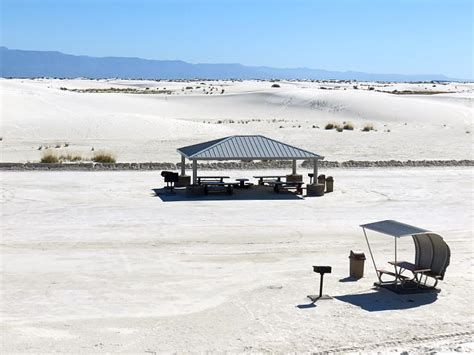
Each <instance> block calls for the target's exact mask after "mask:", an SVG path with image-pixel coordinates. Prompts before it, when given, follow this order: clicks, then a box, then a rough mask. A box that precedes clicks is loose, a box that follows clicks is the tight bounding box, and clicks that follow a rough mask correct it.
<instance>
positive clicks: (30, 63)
mask: <svg viewBox="0 0 474 355" xmlns="http://www.w3.org/2000/svg"><path fill="white" fill-rule="evenodd" d="M0 64H1V65H0V76H1V77H4V78H6V77H18V78H32V77H60V78H77V77H86V78H91V79H102V78H122V79H221V80H222V79H266V80H269V79H290V80H291V79H293V80H297V79H300V80H358V81H462V80H460V79H454V78H449V77H447V76H445V75H442V74H413V75H411V74H391V73H388V74H376V73H364V72H359V71H350V70H349V71H330V70H323V69H312V68H307V67H298V68H274V67H269V66H246V65H243V64H240V63H196V64H192V63H188V62H185V61H183V60H156V59H144V58H139V57H116V56H107V57H93V56H87V55H72V54H65V53H62V52H59V51H31V50H22V49H9V48H7V47H4V46H1V47H0Z"/></svg>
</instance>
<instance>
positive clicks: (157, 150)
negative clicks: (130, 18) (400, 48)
mask: <svg viewBox="0 0 474 355" xmlns="http://www.w3.org/2000/svg"><path fill="white" fill-rule="evenodd" d="M272 85H273V83H272V82H269V81H183V82H168V81H150V80H148V81H146V80H142V81H140V80H85V79H75V80H60V79H31V80H29V79H0V92H1V95H0V98H1V104H2V105H1V107H2V108H1V117H2V125H1V131H0V136H1V137H2V141H1V142H0V144H1V147H2V150H1V152H2V153H1V157H0V160H1V161H3V162H26V161H39V160H40V158H41V154H42V153H43V152H44V150H45V148H46V147H49V149H48V150H52V151H54V152H56V153H57V154H58V155H60V154H64V155H65V154H67V153H70V154H76V155H81V156H82V157H83V158H84V159H90V158H91V156H92V154H93V152H92V149H93V148H94V151H97V150H107V151H110V152H112V153H114V154H115V155H116V157H117V160H118V161H121V162H147V161H161V162H178V161H179V157H178V156H177V155H176V148H178V147H181V146H185V145H190V144H195V143H198V142H202V141H206V140H212V139H216V138H219V137H225V136H228V135H234V134H262V135H267V136H269V137H272V138H274V139H277V140H281V141H283V142H288V143H290V144H293V145H296V146H299V147H302V148H305V149H308V150H310V151H314V152H317V153H320V154H322V155H324V156H325V157H326V159H327V160H337V161H344V160H391V159H394V160H408V159H411V160H421V159H435V160H437V159H472V134H473V133H472V128H473V127H472V124H473V97H474V96H473V88H474V86H473V84H470V83H467V84H463V83H436V84H433V83H419V84H410V83H392V84H389V83H387V84H384V83H359V82H345V83H344V82H340V83H336V82H296V81H281V82H278V85H280V87H279V88H273V87H272ZM354 86H356V87H357V89H354ZM61 88H63V89H64V88H65V89H67V90H61ZM110 88H115V89H126V88H132V89H137V90H140V92H146V88H149V91H150V90H151V91H153V90H161V91H170V92H171V93H170V94H167V93H157V94H145V93H142V94H137V93H123V92H108V93H107V92H99V93H91V92H75V91H72V90H87V89H101V90H106V89H110ZM371 88H373V90H370V89H371ZM222 90H224V93H222ZM395 90H398V92H403V91H404V90H407V91H408V92H410V93H411V94H407V95H397V94H394V93H391V92H393V91H395ZM116 91H117V90H116ZM429 92H438V94H435V95H426V94H418V95H417V94H413V93H429ZM345 121H346V122H352V123H353V124H354V126H355V129H354V130H353V131H348V130H345V131H343V132H337V131H336V130H325V129H324V127H325V125H326V124H327V123H329V122H335V123H338V124H342V123H343V122H345ZM366 124H372V125H373V126H374V128H375V130H374V131H371V132H362V131H361V129H362V128H363V127H364V126H365V125H366ZM318 127H319V128H318ZM66 144H68V146H67V147H65V145H66ZM56 146H58V147H61V148H55V147H56ZM39 149H41V150H39Z"/></svg>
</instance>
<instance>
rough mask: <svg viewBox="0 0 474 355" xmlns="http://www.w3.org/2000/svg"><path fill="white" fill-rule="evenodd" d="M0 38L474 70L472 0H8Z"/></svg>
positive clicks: (138, 51) (267, 62) (221, 57)
mask: <svg viewBox="0 0 474 355" xmlns="http://www.w3.org/2000/svg"><path fill="white" fill-rule="evenodd" d="M0 3H1V9H0V10H1V32H0V37H1V41H0V44H1V45H2V46H5V47H8V48H13V49H29V50H55V51H60V52H63V53H68V54H77V55H90V56H124V57H140V58H147V59H170V60H173V59H179V60H184V61H187V62H190V63H241V64H244V65H255V66H260V65H264V66H272V67H280V68H294V67H307V68H313V69H326V70H337V71H346V70H353V71H362V72H368V73H396V74H444V75H446V76H448V77H451V78H459V79H473V78H474V74H473V59H474V58H473V33H474V27H473V18H474V1H472V0H383V1H382V0H287V1H282V0H239V1H237V0H161V1H160V0H155V1H152V0H0Z"/></svg>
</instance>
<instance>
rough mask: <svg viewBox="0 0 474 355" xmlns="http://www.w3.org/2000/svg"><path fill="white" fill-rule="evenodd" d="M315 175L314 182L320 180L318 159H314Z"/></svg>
mask: <svg viewBox="0 0 474 355" xmlns="http://www.w3.org/2000/svg"><path fill="white" fill-rule="evenodd" d="M313 174H314V175H313V176H314V180H313V181H314V183H315V184H316V183H317V182H318V159H314V160H313Z"/></svg>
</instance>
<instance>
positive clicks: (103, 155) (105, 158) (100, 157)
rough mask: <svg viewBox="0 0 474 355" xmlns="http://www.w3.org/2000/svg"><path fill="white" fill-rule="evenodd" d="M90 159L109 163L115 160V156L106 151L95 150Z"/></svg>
mask: <svg viewBox="0 0 474 355" xmlns="http://www.w3.org/2000/svg"><path fill="white" fill-rule="evenodd" d="M92 161H93V162H96V163H109V164H113V163H115V162H116V159H115V156H114V155H113V154H112V153H108V152H97V153H94V156H93V157H92Z"/></svg>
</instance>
